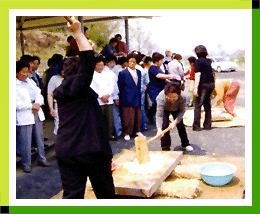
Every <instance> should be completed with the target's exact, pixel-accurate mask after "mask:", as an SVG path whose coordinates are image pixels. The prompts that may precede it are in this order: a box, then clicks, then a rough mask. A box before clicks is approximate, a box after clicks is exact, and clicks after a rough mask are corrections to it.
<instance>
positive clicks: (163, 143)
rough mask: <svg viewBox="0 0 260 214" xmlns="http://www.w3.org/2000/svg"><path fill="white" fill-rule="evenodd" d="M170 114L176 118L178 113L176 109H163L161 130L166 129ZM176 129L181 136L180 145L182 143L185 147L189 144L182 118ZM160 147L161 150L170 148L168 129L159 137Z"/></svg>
mask: <svg viewBox="0 0 260 214" xmlns="http://www.w3.org/2000/svg"><path fill="white" fill-rule="evenodd" d="M170 114H171V115H172V116H173V118H174V119H176V117H177V115H178V111H166V110H165V111H164V115H163V124H162V130H164V129H166V128H167V127H168V126H169V124H170V119H169V116H170ZM177 130H178V133H179V136H180V138H181V145H182V147H184V148H185V147H186V146H188V145H189V140H188V136H187V132H186V128H185V126H184V124H183V120H181V121H180V122H179V123H178V124H177ZM161 147H162V150H170V148H171V136H170V131H168V132H166V133H165V134H164V136H163V137H162V138H161Z"/></svg>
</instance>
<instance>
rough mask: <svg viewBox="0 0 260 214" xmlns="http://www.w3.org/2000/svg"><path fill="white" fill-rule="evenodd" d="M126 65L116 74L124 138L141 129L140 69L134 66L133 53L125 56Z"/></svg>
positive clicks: (138, 133) (138, 134) (126, 138)
mask: <svg viewBox="0 0 260 214" xmlns="http://www.w3.org/2000/svg"><path fill="white" fill-rule="evenodd" d="M127 62H128V67H127V68H126V69H125V70H123V71H121V72H120V73H119V76H118V89H119V101H120V105H121V107H122V121H123V134H124V139H125V140H130V136H131V135H133V134H134V133H136V135H137V136H142V135H143V134H142V133H141V132H140V129H141V117H142V116H141V71H139V70H138V69H136V68H135V66H136V58H135V55H133V54H129V55H128V56H127Z"/></svg>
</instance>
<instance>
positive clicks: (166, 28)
mask: <svg viewBox="0 0 260 214" xmlns="http://www.w3.org/2000/svg"><path fill="white" fill-rule="evenodd" d="M251 19H252V15H251V11H250V10H245V9H243V10H227V9H225V10H214V9H211V10H166V12H165V10H164V11H163V13H161V16H160V17H154V18H152V19H138V20H137V19H132V20H130V21H129V24H130V25H131V26H137V25H141V26H142V29H145V32H146V33H147V34H149V37H150V39H151V40H152V41H153V43H155V44H156V49H157V50H156V51H159V52H161V53H164V52H165V50H167V49H169V50H171V51H172V52H175V53H180V54H183V55H190V54H193V55H194V51H193V50H194V48H195V46H197V45H205V46H206V48H207V49H208V52H209V53H210V52H215V53H218V52H219V51H220V50H223V51H224V52H226V53H228V54H232V53H233V52H234V51H235V50H237V49H240V50H245V49H246V47H248V46H250V45H251V38H252V34H251V32H252V30H251V26H252V24H251ZM148 32H149V33H148Z"/></svg>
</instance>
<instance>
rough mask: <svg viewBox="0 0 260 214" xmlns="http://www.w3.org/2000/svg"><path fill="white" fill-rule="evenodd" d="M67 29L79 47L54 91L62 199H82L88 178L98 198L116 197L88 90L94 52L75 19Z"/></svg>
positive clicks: (101, 125) (98, 114)
mask: <svg viewBox="0 0 260 214" xmlns="http://www.w3.org/2000/svg"><path fill="white" fill-rule="evenodd" d="M72 20H73V23H72V24H69V23H68V28H69V29H70V30H71V31H72V32H73V36H74V38H75V39H76V41H77V44H78V46H79V51H80V52H79V57H69V58H68V59H67V60H66V62H65V64H64V68H63V69H64V72H65V77H64V80H63V82H62V83H61V85H60V86H59V87H58V88H56V89H55V90H54V92H53V94H54V99H56V100H57V103H58V106H59V109H58V114H59V130H58V134H57V142H56V144H55V151H56V157H57V161H58V166H59V171H60V175H61V181H62V188H63V190H64V192H63V199H83V198H84V193H85V186H86V182H87V177H89V179H90V182H91V184H92V187H93V190H94V192H95V195H96V197H97V198H98V199H101V198H102V199H108V198H110V199H111V198H115V189H114V182H113V177H112V171H111V160H112V156H113V154H112V150H111V147H110V144H109V138H108V132H107V128H106V122H105V119H104V116H103V114H102V110H101V107H100V106H99V104H98V101H97V97H98V96H97V94H96V93H95V92H94V91H93V90H92V89H91V88H90V84H91V81H92V77H93V74H94V69H95V60H94V59H95V58H94V52H93V50H92V47H91V45H90V44H89V42H88V40H87V38H86V37H85V36H84V34H83V33H82V32H81V24H80V22H79V21H77V20H76V19H75V18H74V17H72Z"/></svg>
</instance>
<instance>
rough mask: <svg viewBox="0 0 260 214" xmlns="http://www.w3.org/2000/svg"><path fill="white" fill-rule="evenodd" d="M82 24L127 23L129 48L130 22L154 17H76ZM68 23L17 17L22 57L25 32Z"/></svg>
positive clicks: (53, 18) (60, 18) (55, 18)
mask: <svg viewBox="0 0 260 214" xmlns="http://www.w3.org/2000/svg"><path fill="white" fill-rule="evenodd" d="M76 18H78V20H79V21H80V22H81V23H82V27H83V25H84V23H87V22H88V23H90V22H98V21H111V20H124V22H125V35H126V44H127V46H128V47H129V26H128V20H129V19H133V18H149V19H151V18H152V16H78V17H76ZM66 24H67V21H66V20H65V18H64V17H63V16H17V17H16V30H18V31H20V38H21V49H22V55H24V36H23V31H25V30H34V29H40V28H49V27H58V26H65V25H66Z"/></svg>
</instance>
